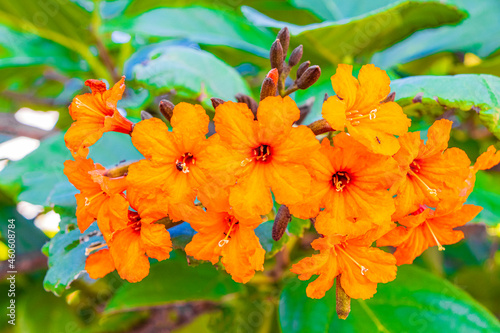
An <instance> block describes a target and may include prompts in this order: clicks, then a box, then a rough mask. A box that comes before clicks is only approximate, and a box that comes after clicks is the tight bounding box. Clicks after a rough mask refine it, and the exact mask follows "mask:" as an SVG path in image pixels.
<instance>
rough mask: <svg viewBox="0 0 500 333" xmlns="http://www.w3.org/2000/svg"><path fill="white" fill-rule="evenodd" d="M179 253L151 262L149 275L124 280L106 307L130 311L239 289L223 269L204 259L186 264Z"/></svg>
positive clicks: (114, 310)
mask: <svg viewBox="0 0 500 333" xmlns="http://www.w3.org/2000/svg"><path fill="white" fill-rule="evenodd" d="M182 257H183V255H182V254H179V253H172V257H171V258H170V259H167V260H165V261H162V262H159V263H157V264H154V265H152V266H151V270H150V272H149V275H148V276H147V277H146V278H145V279H144V280H143V281H141V282H138V283H125V284H124V285H123V286H121V287H120V288H119V289H118V290H117V291H116V293H115V295H114V296H113V298H112V299H111V300H110V301H109V303H108V305H107V307H106V311H107V312H117V311H133V310H135V309H139V308H144V307H151V306H158V305H163V304H168V303H173V302H178V301H184V302H185V301H192V300H214V301H215V300H219V299H220V298H221V297H223V296H224V295H227V294H231V293H235V292H238V291H240V290H241V285H240V284H237V283H236V282H234V281H233V280H231V277H230V276H229V275H228V274H226V273H225V272H224V271H220V270H219V271H218V270H216V269H215V267H213V266H212V265H211V264H208V263H205V264H200V265H197V266H196V267H189V266H188V264H187V262H186V260H185V259H184V258H182Z"/></svg>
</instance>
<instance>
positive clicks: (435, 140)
mask: <svg viewBox="0 0 500 333" xmlns="http://www.w3.org/2000/svg"><path fill="white" fill-rule="evenodd" d="M452 124H453V122H452V121H450V120H448V119H440V120H436V121H435V122H434V124H432V126H431V127H429V130H428V131H427V142H426V143H425V147H424V148H423V150H422V152H421V153H420V154H419V158H421V159H423V158H428V157H429V156H433V155H436V154H441V153H442V152H443V151H444V150H445V149H446V148H448V141H449V140H450V131H451V125H452Z"/></svg>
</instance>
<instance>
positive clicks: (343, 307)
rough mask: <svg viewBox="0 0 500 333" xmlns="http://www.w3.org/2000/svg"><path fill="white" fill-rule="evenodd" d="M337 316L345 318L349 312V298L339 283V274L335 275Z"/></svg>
mask: <svg viewBox="0 0 500 333" xmlns="http://www.w3.org/2000/svg"><path fill="white" fill-rule="evenodd" d="M336 280H337V286H336V287H337V316H338V317H339V319H344V320H345V319H347V316H349V313H350V312H351V298H350V297H349V295H347V294H346V293H345V291H344V288H342V286H341V284H340V275H339V276H337V278H336Z"/></svg>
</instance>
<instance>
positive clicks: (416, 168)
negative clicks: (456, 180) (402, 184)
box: [408, 161, 437, 198]
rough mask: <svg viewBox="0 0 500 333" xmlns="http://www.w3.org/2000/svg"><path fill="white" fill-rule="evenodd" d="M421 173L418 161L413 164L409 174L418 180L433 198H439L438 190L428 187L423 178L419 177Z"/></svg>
mask: <svg viewBox="0 0 500 333" xmlns="http://www.w3.org/2000/svg"><path fill="white" fill-rule="evenodd" d="M419 172H420V165H419V164H418V163H417V162H416V161H413V162H411V164H410V169H409V170H408V174H409V175H411V176H412V177H414V178H415V179H416V180H418V181H419V182H420V183H421V184H422V185H423V186H424V187H425V189H426V190H427V192H428V193H429V194H430V195H431V196H432V197H434V198H437V190H436V189H433V188H431V187H430V186H429V185H427V184H426V183H425V181H424V180H423V179H422V178H421V177H419V175H418V173H419Z"/></svg>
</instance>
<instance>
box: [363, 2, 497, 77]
mask: <svg viewBox="0 0 500 333" xmlns="http://www.w3.org/2000/svg"><path fill="white" fill-rule="evenodd" d="M453 2H454V3H455V4H456V6H458V7H459V8H461V9H463V10H465V11H467V13H468V14H469V17H468V18H467V19H465V20H464V21H463V22H461V23H460V24H458V25H456V26H453V27H440V28H438V29H432V30H426V31H419V32H416V33H415V34H414V35H412V36H411V37H410V38H408V39H406V40H404V41H402V42H400V43H398V44H397V45H394V46H393V47H391V48H390V49H388V50H385V51H383V52H381V53H379V54H377V55H375V56H374V57H373V63H375V64H376V65H377V66H381V67H382V68H388V67H390V66H395V65H398V64H401V63H407V62H409V61H412V60H415V59H419V58H422V57H426V56H430V55H433V54H436V53H441V52H447V51H450V52H472V53H474V54H477V55H479V56H480V57H486V56H488V55H490V54H491V53H492V52H494V51H495V50H497V49H498V47H499V46H500V44H499V42H498V40H497V39H495V38H491V36H497V35H498V34H500V21H499V20H498V12H499V11H500V3H499V2H498V1H496V0H482V1H474V0H454V1H453Z"/></svg>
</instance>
